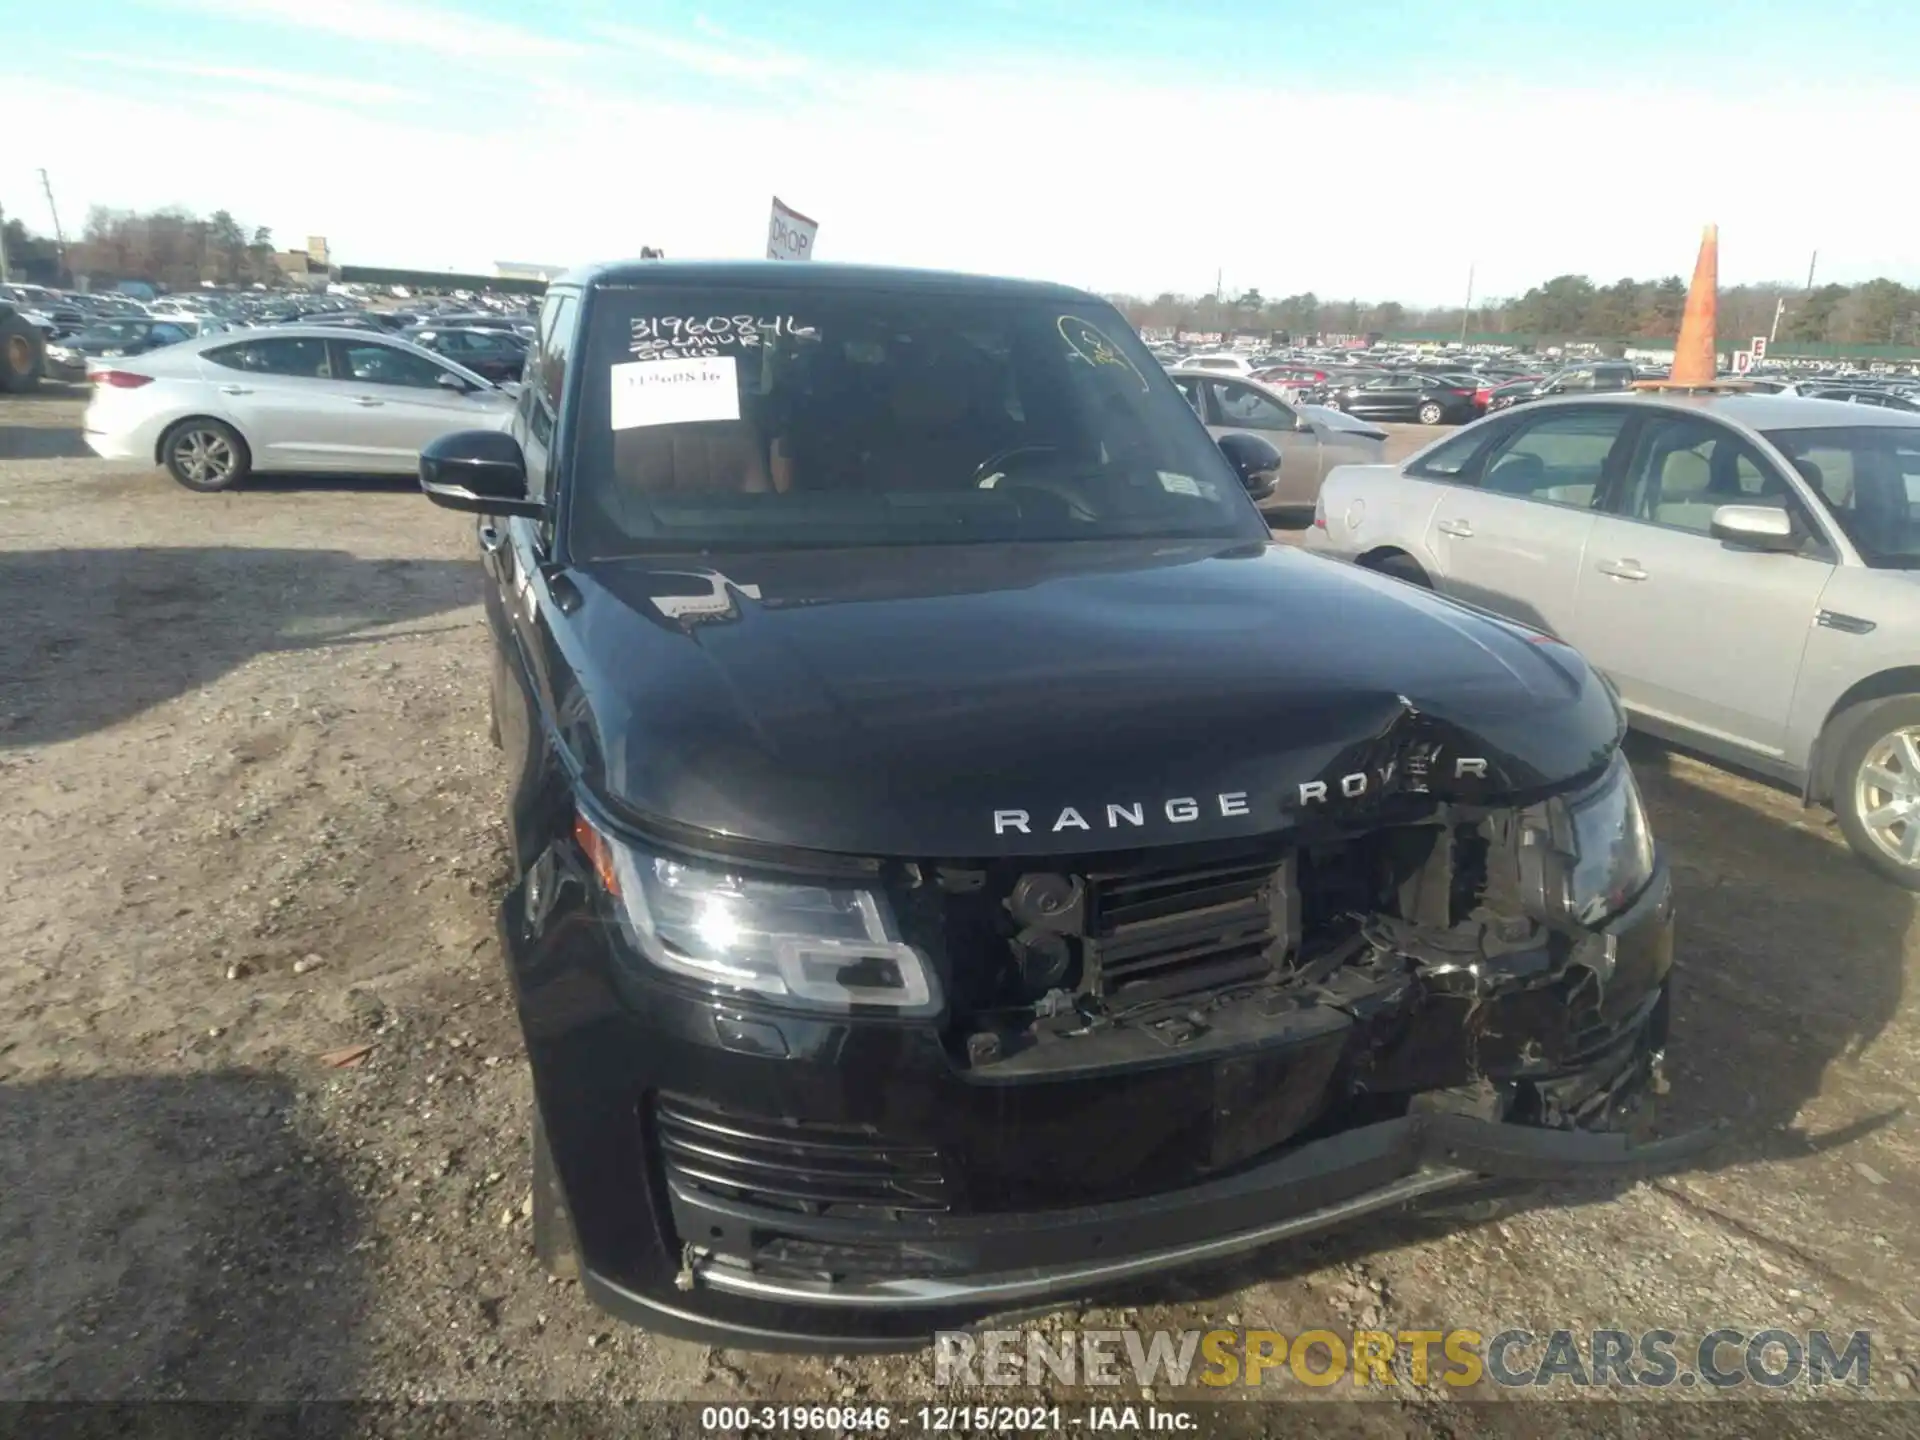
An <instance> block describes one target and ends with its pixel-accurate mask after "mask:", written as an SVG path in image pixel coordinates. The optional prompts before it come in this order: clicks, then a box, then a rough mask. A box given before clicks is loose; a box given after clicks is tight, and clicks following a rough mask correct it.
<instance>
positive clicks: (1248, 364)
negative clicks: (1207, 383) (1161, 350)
mask: <svg viewBox="0 0 1920 1440" xmlns="http://www.w3.org/2000/svg"><path fill="white" fill-rule="evenodd" d="M1173 368H1174V369H1175V370H1217V371H1219V372H1220V373H1221V374H1223V375H1251V374H1252V373H1253V361H1251V360H1250V359H1248V358H1247V357H1246V356H1245V355H1234V354H1230V353H1223V354H1218V355H1189V356H1187V357H1186V358H1185V359H1184V360H1182V361H1180V362H1179V363H1178V364H1176V365H1175V366H1174V367H1173Z"/></svg>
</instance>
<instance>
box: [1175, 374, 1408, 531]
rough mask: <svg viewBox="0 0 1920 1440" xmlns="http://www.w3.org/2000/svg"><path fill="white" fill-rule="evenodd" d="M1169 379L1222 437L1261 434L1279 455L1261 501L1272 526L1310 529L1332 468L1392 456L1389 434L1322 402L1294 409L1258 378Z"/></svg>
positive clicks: (1184, 376)
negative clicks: (1275, 477) (1315, 504)
mask: <svg viewBox="0 0 1920 1440" xmlns="http://www.w3.org/2000/svg"><path fill="white" fill-rule="evenodd" d="M1170 378H1171V379H1172V380H1173V383H1174V388H1176V389H1177V390H1179V392H1180V393H1181V394H1182V395H1184V396H1185V397H1186V400H1187V403H1188V404H1189V405H1191V406H1192V407H1193V409H1194V413H1196V414H1197V415H1199V417H1200V418H1201V419H1202V420H1203V421H1205V422H1206V426H1207V430H1208V431H1209V433H1211V434H1212V435H1213V437H1214V438H1215V439H1216V440H1217V439H1220V438H1222V437H1224V436H1227V435H1254V436H1258V437H1259V438H1260V439H1262V440H1264V441H1266V442H1267V443H1268V444H1269V445H1271V446H1273V447H1274V449H1276V450H1278V451H1279V452H1280V475H1279V478H1278V480H1277V482H1276V483H1275V485H1274V488H1273V492H1272V493H1271V494H1270V495H1267V496H1265V497H1264V498H1262V499H1261V500H1260V501H1259V502H1258V503H1259V506H1260V513H1261V514H1262V515H1264V516H1266V517H1267V519H1268V521H1269V522H1270V523H1280V524H1291V525H1294V526H1299V525H1304V524H1306V523H1307V521H1308V520H1309V519H1310V518H1311V517H1312V514H1313V502H1314V500H1315V498H1316V497H1317V496H1318V495H1319V494H1320V481H1321V479H1322V477H1324V476H1325V475H1326V473H1327V472H1328V471H1329V470H1331V469H1333V468H1334V466H1336V465H1371V464H1376V463H1378V462H1379V461H1380V460H1381V459H1382V458H1384V456H1385V454H1386V442H1387V435H1386V432H1385V431H1384V430H1376V429H1374V428H1373V427H1372V426H1371V425H1368V424H1366V423H1365V422H1364V421H1361V420H1358V419H1356V418H1354V417H1353V416H1351V415H1343V414H1341V413H1340V412H1339V411H1337V410H1330V409H1328V408H1326V407H1325V406H1323V405H1296V404H1293V403H1291V402H1289V401H1288V400H1287V398H1286V397H1285V396H1284V395H1283V394H1281V392H1280V391H1279V390H1278V389H1277V388H1276V387H1274V386H1271V385H1266V384H1263V383H1261V382H1260V381H1258V380H1242V379H1238V378H1233V377H1227V376H1212V375H1200V374H1194V373H1192V372H1190V371H1180V370H1175V371H1174V372H1173V373H1172V375H1171V377H1170Z"/></svg>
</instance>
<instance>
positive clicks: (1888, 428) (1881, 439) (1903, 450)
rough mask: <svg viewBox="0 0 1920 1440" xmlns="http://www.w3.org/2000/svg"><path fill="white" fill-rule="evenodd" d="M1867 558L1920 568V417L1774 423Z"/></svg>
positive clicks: (1787, 450)
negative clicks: (1793, 425) (1809, 425)
mask: <svg viewBox="0 0 1920 1440" xmlns="http://www.w3.org/2000/svg"><path fill="white" fill-rule="evenodd" d="M1766 436H1767V439H1768V440H1770V441H1772V442H1773V444H1774V446H1775V448H1777V449H1778V450H1779V451H1780V452H1781V453H1782V454H1784V455H1785V456H1786V457H1787V458H1788V459H1789V460H1791V461H1792V462H1793V465H1794V468H1795V469H1797V470H1798V471H1799V472H1800V473H1801V475H1803V476H1804V477H1805V478H1806V481H1807V483H1808V484H1809V485H1810V486H1812V487H1813V490H1814V492H1815V493H1816V494H1817V495H1819V497H1820V499H1821V500H1822V501H1823V502H1824V503H1825V504H1826V507H1827V510H1828V512H1829V513H1830V514H1831V515H1832V516H1833V518H1834V520H1835V521H1837V522H1838V523H1839V526H1840V528H1841V529H1842V530H1844V531H1846V532H1847V538H1848V539H1849V540H1851V541H1853V545H1854V548H1855V549H1856V550H1858V551H1859V552H1860V556H1861V558H1862V559H1863V560H1865V561H1866V562H1867V564H1869V565H1873V566H1878V567H1880V568H1883V569H1890V570H1915V569H1920V424H1916V425H1858V426H1854V425H1847V426H1833V427H1830V428H1826V429H1819V430H1769V431H1767V432H1766Z"/></svg>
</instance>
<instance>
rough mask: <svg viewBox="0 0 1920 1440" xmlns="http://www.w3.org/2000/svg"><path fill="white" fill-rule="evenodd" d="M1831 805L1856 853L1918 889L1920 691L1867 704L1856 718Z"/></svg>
mask: <svg viewBox="0 0 1920 1440" xmlns="http://www.w3.org/2000/svg"><path fill="white" fill-rule="evenodd" d="M1833 810H1834V814H1835V815H1837V816H1838V817H1839V820H1840V830H1841V833H1842V834H1844V835H1845V836H1846V837H1847V843H1848V844H1849V845H1851V846H1852V847H1853V851H1854V854H1856V855H1858V856H1859V857H1860V858H1861V859H1862V860H1864V861H1866V862H1867V864H1868V865H1870V866H1872V867H1873V869H1875V870H1877V871H1879V872H1880V874H1882V875H1884V876H1885V877H1886V878H1887V879H1889V880H1891V881H1893V883H1894V884H1896V885H1899V886H1902V887H1903V888H1905V889H1908V890H1920V695H1899V696H1895V697H1894V698H1893V699H1891V700H1883V701H1881V702H1880V703H1879V704H1877V705H1871V706H1868V707H1867V708H1866V709H1865V710H1864V711H1863V712H1861V714H1860V715H1859V718H1858V719H1856V720H1855V721H1854V722H1853V725H1852V728H1851V730H1850V731H1849V732H1848V735H1847V739H1846V743H1845V745H1844V746H1843V747H1842V748H1841V751H1840V761H1839V764H1838V766H1836V768H1835V770H1834V776H1833Z"/></svg>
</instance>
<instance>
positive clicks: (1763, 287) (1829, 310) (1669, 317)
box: [1110, 275, 1920, 346]
mask: <svg viewBox="0 0 1920 1440" xmlns="http://www.w3.org/2000/svg"><path fill="white" fill-rule="evenodd" d="M1110 298H1111V299H1113V300H1114V302H1115V303H1116V304H1117V305H1118V306H1119V307H1120V309H1121V310H1122V311H1123V312H1124V313H1125V314H1126V316H1127V318H1128V319H1129V320H1131V321H1133V323H1134V324H1135V325H1139V326H1147V327H1159V328H1170V329H1178V330H1202V331H1213V330H1218V331H1230V330H1252V331H1272V330H1284V331H1286V332H1288V333H1289V334H1293V335H1364V334H1366V333H1368V332H1370V331H1379V332H1380V333H1382V334H1387V335H1392V334H1405V333H1421V332H1436V333H1440V334H1447V335H1457V334H1459V333H1460V332H1461V329H1462V326H1463V322H1464V327H1465V329H1466V331H1467V333H1469V334H1473V335H1501V336H1510V337H1512V339H1513V340H1514V342H1515V343H1516V344H1518V343H1532V342H1537V343H1544V342H1549V341H1559V340H1622V341H1633V340H1671V339H1673V337H1674V335H1675V333H1676V332H1677V331H1678V330H1679V328H1680V315H1681V312H1682V311H1683V310H1685V309H1686V304H1687V282H1686V281H1685V280H1683V279H1681V278H1680V277H1679V276H1678V275H1668V276H1666V277H1664V278H1663V279H1658V280H1634V279H1624V280H1616V281H1615V282H1614V283H1613V284H1611V285H1596V284H1594V282H1593V281H1592V280H1590V279H1589V278H1588V277H1587V276H1585V275H1556V276H1554V278H1553V279H1551V280H1549V281H1547V282H1546V283H1545V284H1543V285H1536V286H1534V287H1533V289H1531V290H1529V291H1527V292H1526V294H1524V295H1521V296H1519V297H1518V298H1515V299H1489V300H1486V301H1484V302H1481V303H1477V304H1475V305H1473V306H1472V307H1471V308H1470V309H1469V308H1465V307H1462V306H1459V305H1453V306H1439V307H1433V308H1421V307H1418V306H1409V305H1402V304H1400V303H1399V302H1398V301H1393V300H1388V301H1362V300H1330V299H1325V298H1323V297H1321V296H1319V295H1316V294H1314V293H1313V292H1312V291H1306V292H1303V293H1301V294H1298V295H1288V296H1286V297H1285V298H1284V299H1278V300H1275V299H1269V298H1268V297H1266V296H1264V295H1262V294H1261V293H1260V292H1259V291H1258V290H1248V291H1245V292H1244V293H1242V294H1240V295H1238V296H1227V297H1222V296H1213V295H1205V296H1189V295H1175V294H1172V293H1163V294H1161V295H1158V296H1155V297H1154V298H1153V299H1151V300H1148V299H1145V298H1143V297H1141V296H1137V295H1115V296H1112V297H1110ZM1783 301H1784V302H1785V305H1784V308H1781V309H1780V326H1779V331H1778V338H1779V339H1780V340H1781V341H1783V342H1786V341H1798V342H1807V343H1818V344H1826V345H1920V288H1916V287H1910V286H1906V285H1901V284H1899V283H1898V282H1897V281H1893V280H1887V279H1879V280H1868V281H1864V282H1862V283H1861V284H1858V285H1822V286H1819V287H1817V288H1815V289H1812V290H1809V289H1807V288H1806V287H1805V286H1800V285H1792V284H1786V283H1775V284H1759V285H1735V286H1731V287H1728V288H1723V289H1722V290H1721V291H1720V310H1719V319H1718V325H1717V329H1718V331H1719V336H1720V340H1721V342H1722V343H1723V345H1729V346H1742V345H1744V344H1745V343H1746V341H1747V340H1748V339H1749V338H1750V337H1752V336H1754V335H1771V334H1773V333H1774V315H1775V311H1776V309H1777V308H1779V307H1780V306H1781V302H1783Z"/></svg>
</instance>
